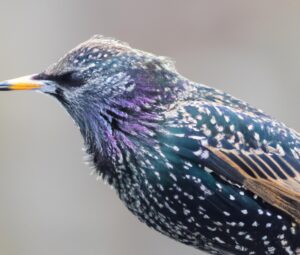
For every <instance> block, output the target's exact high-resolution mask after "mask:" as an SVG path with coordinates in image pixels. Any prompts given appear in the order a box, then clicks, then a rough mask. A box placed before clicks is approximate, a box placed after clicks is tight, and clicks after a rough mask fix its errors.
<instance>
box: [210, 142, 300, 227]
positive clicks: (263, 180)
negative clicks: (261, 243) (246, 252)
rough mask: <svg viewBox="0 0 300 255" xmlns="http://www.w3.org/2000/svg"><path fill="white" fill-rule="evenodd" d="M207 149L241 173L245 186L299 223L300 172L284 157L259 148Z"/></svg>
mask: <svg viewBox="0 0 300 255" xmlns="http://www.w3.org/2000/svg"><path fill="white" fill-rule="evenodd" d="M208 149H209V150H210V152H211V153H213V154H214V155H215V156H217V157H218V158H219V159H220V160H222V161H223V162H225V163H226V164H228V165H229V166H231V169H233V171H237V172H238V173H239V174H240V175H241V176H242V177H243V183H242V184H243V186H244V187H245V188H246V189H248V190H250V191H252V192H253V193H254V194H256V195H258V196H259V197H261V198H262V199H263V200H265V201H266V202H267V203H269V204H271V205H273V206H275V207H277V208H279V209H281V210H283V211H285V212H286V213H288V214H289V215H290V216H292V217H293V218H294V219H295V221H296V222H297V223H299V224H300V174H299V172H298V171H297V169H295V168H294V167H293V166H292V165H291V164H290V163H288V161H287V160H286V159H284V157H280V156H278V155H274V154H271V153H265V152H262V151H260V152H258V153H255V152H245V151H236V150H225V149H216V148H213V147H208ZM230 156H231V157H230ZM232 156H234V158H236V159H237V160H234V159H233V157H232ZM262 156H264V157H262ZM279 161H281V162H279ZM298 163H299V162H298ZM299 165H300V163H299ZM275 166H276V171H275ZM246 168H248V169H247V170H248V171H246ZM249 170H251V173H250V172H249Z"/></svg>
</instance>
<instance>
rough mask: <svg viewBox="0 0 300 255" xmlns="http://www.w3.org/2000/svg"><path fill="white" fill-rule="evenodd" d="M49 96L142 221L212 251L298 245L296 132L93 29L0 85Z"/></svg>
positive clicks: (286, 250)
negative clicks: (45, 62) (50, 59)
mask: <svg viewBox="0 0 300 255" xmlns="http://www.w3.org/2000/svg"><path fill="white" fill-rule="evenodd" d="M16 90H33V91H38V92H42V93H44V94H47V95H50V96H51V97H53V98H55V99H56V100H57V101H58V102H59V103H60V104H61V105H62V106H63V107H64V108H65V110H66V111H67V112H68V114H69V115H70V116H71V118H72V119H73V120H74V123H75V124H76V126H77V127H78V128H79V130H80V133H81V135H82V137H83V143H84V145H85V150H86V153H87V155H88V157H89V161H90V162H91V163H92V165H93V167H94V170H95V172H96V173H97V174H98V176H99V177H100V178H102V179H103V180H104V181H105V182H107V183H108V184H109V185H111V186H112V188H113V189H114V190H115V191H116V194H117V195H118V197H119V198H120V200H121V201H122V202H123V203H124V205H125V206H126V207H127V208H128V209H129V210H130V211H131V212H132V213H133V214H134V215H135V216H136V217H137V218H138V219H139V220H140V221H141V222H143V223H145V224H146V225H147V226H149V227H150V228H152V229H154V230H156V231H158V232H160V233H162V234H163V235H166V236H168V237H170V238H172V239H174V240H176V241H178V242H180V243H183V244H186V245H189V246H192V247H195V248H196V249H198V250H202V251H204V252H207V253H209V254H218V255H223V254H249V255H252V254H281V255H285V254H287V255H293V254H300V134H299V133H298V132H296V131H295V130H293V129H291V128H289V127H287V126H286V125H285V124H283V123H282V122H280V121H278V120H276V119H274V118H273V117H271V116H270V115H268V114H266V113H264V112H263V111H261V110H259V109H257V108H255V107H253V106H251V105H250V104H248V103H246V102H244V101H242V100H239V99H237V98H235V97H234V96H231V95H230V94H228V93H224V92H222V91H220V90H217V89H214V88H212V87H209V86H207V85H204V84H200V83H197V82H193V81H191V80H189V79H187V78H185V77H184V76H183V75H181V74H180V73H179V72H178V71H177V70H176V67H175V64H174V62H173V61H172V60H170V59H169V58H167V57H162V56H157V55H155V54H152V53H148V52H145V51H142V50H138V49H135V48H132V47H131V46H130V45H129V44H127V43H125V42H122V41H119V40H116V39H113V38H110V37H105V36H102V35H95V36H93V37H92V38H90V39H89V40H87V41H85V42H83V43H81V44H79V45H78V46H77V47H75V48H74V49H72V50H71V51H69V52H68V53H66V55H64V56H63V57H62V58H60V59H59V60H58V61H57V62H56V63H54V64H52V65H50V67H48V68H47V69H45V70H44V71H42V72H40V73H37V74H33V75H29V76H23V77H21V78H17V79H11V80H6V81H4V82H1V83H0V91H16Z"/></svg>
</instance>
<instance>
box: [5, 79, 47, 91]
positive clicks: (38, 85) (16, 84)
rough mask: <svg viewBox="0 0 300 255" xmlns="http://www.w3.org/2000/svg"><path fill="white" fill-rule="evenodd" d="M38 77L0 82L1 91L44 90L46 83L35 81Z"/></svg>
mask: <svg viewBox="0 0 300 255" xmlns="http://www.w3.org/2000/svg"><path fill="white" fill-rule="evenodd" d="M35 76H36V75H28V76H23V77H20V78H17V79H12V80H7V81H4V82H0V91H10V90H42V88H43V86H45V85H46V84H45V81H43V80H35V79H34V78H35Z"/></svg>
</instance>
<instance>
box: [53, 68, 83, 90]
mask: <svg viewBox="0 0 300 255" xmlns="http://www.w3.org/2000/svg"><path fill="white" fill-rule="evenodd" d="M55 81H56V82H57V83H58V84H59V85H60V86H62V87H80V86H81V85H83V84H84V80H83V78H82V77H81V75H80V74H79V73H78V72H76V71H70V72H65V73H63V74H60V75H58V76H56V77H55Z"/></svg>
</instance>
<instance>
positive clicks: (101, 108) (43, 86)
mask: <svg viewBox="0 0 300 255" xmlns="http://www.w3.org/2000/svg"><path fill="white" fill-rule="evenodd" d="M177 83H179V79H178V74H177V72H176V70H175V68H174V66H173V64H172V62H170V61H169V60H167V59H165V58H162V57H157V56H155V55H153V54H150V53H146V52H142V51H139V50H135V49H133V48H131V47H130V46H129V45H128V44H126V43H122V42H120V41H117V40H114V39H110V38H105V37H102V36H94V37H92V38H91V39H90V40H88V41H86V42H84V43H82V44H80V45H79V46H77V47H76V48H74V49H73V50H71V51H70V52H68V53H67V54H66V55H65V56H64V57H62V58H61V59H60V60H59V61H58V62H57V63H55V64H53V65H51V66H50V67H49V68H47V69H46V70H45V71H43V72H41V73H39V74H35V75H31V76H25V77H21V78H18V79H13V80H8V81H5V82H2V83H0V91H1V90H2V91H9V90H36V91H40V92H43V93H46V94H49V95H52V96H54V97H55V98H57V99H58V100H59V101H60V102H61V103H62V104H63V106H64V107H65V108H66V109H67V111H68V112H69V114H70V115H71V116H72V118H73V119H74V120H75V122H76V123H77V124H78V126H79V127H80V130H81V133H82V135H83V137H84V139H85V142H86V144H87V146H88V150H89V152H90V153H91V154H95V152H97V153H98V154H99V155H101V157H103V158H105V157H106V158H109V157H111V156H116V155H117V154H119V153H120V148H121V147H122V146H123V147H132V148H134V146H135V143H136V141H142V140H143V139H148V140H150V137H151V136H153V132H154V131H155V130H154V129H155V126H156V124H157V123H158V122H159V121H160V119H161V116H160V114H159V112H160V111H161V110H162V109H163V108H164V107H166V106H167V105H168V104H170V103H171V102H173V101H174V100H175V98H176V95H177V94H178V93H177V92H178V90H180V86H178V84H177ZM99 155H98V156H97V157H99ZM95 160H98V159H94V161H95Z"/></svg>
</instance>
